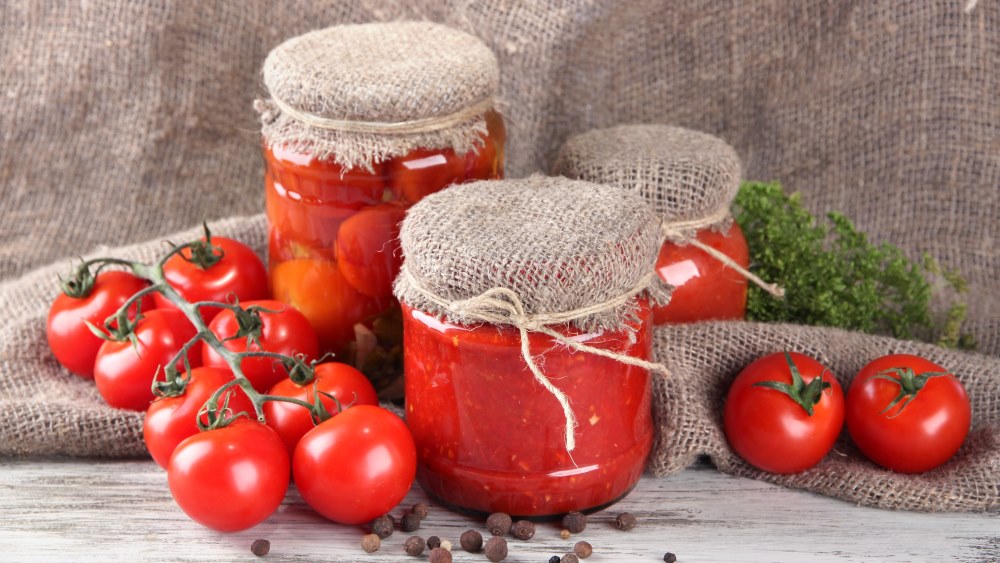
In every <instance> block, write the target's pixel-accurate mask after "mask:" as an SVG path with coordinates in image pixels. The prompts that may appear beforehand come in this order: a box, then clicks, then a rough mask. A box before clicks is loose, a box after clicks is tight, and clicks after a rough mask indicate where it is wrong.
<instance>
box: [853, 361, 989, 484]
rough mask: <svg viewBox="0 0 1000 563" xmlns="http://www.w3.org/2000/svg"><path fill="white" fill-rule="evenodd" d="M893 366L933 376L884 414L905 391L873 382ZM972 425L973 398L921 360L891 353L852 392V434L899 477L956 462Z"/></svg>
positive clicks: (875, 459)
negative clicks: (903, 404)
mask: <svg viewBox="0 0 1000 563" xmlns="http://www.w3.org/2000/svg"><path fill="white" fill-rule="evenodd" d="M893 368H910V369H912V370H913V371H914V373H916V374H917V375H920V374H924V373H948V375H942V376H939V377H931V378H929V379H928V380H927V383H926V384H925V385H924V387H923V389H921V390H920V391H919V392H918V393H917V395H916V398H915V399H913V401H912V402H910V403H909V404H908V405H906V407H905V408H902V409H901V410H900V405H902V403H903V402H905V399H904V400H903V401H901V402H900V403H898V404H897V406H895V407H893V408H892V409H890V410H889V411H888V412H886V413H885V414H882V411H883V410H884V409H885V408H886V407H888V406H889V404H890V403H891V402H892V401H893V399H895V398H896V396H897V395H898V394H899V391H900V387H899V386H898V385H895V384H893V383H892V382H890V381H885V380H883V379H877V378H873V376H874V375H875V374H877V373H879V372H883V371H885V370H889V369H893ZM971 422H972V410H971V408H970V406H969V396H968V395H967V394H966V392H965V388H964V387H963V386H962V383H961V382H959V381H958V379H957V378H956V377H955V376H954V375H953V374H951V373H949V372H948V370H946V369H944V368H943V367H941V366H939V365H937V364H935V363H933V362H930V361H928V360H926V359H924V358H921V357H919V356H914V355H910V354H890V355H888V356H883V357H881V358H878V359H876V360H874V361H872V362H871V363H869V364H868V365H866V366H865V367H863V368H862V369H861V371H859V372H858V375H857V376H855V378H854V381H852V382H851V386H850V388H848V391H847V431H848V432H849V433H850V435H851V440H853V441H854V443H855V444H856V445H857V446H858V449H860V450H861V451H862V453H864V454H865V456H867V457H868V459H870V460H872V461H873V462H875V463H877V464H878V465H881V466H882V467H884V468H886V469H889V470H892V471H895V472H897V473H922V472H924V471H928V470H931V469H934V468H935V467H938V466H939V465H941V464H943V463H944V462H946V461H948V460H949V459H951V457H952V456H953V455H955V452H957V451H958V450H959V448H960V447H961V446H962V443H963V442H964V441H965V438H966V436H967V435H968V434H969V427H970V424H971Z"/></svg>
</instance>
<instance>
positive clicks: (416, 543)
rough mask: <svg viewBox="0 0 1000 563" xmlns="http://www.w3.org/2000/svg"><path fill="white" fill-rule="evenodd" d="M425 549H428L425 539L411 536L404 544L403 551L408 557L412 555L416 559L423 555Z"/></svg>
mask: <svg viewBox="0 0 1000 563" xmlns="http://www.w3.org/2000/svg"><path fill="white" fill-rule="evenodd" d="M425 547H427V544H426V543H425V542H424V538H422V537H420V536H410V537H408V538H406V542H405V543H403V551H405V552H406V554H407V555H412V556H414V557H417V556H418V555H420V554H421V553H423V552H424V548H425Z"/></svg>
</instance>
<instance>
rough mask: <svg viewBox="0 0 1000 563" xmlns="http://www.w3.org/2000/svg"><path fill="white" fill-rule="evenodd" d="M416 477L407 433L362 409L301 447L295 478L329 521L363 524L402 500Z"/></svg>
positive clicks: (320, 429) (394, 420) (396, 422)
mask: <svg viewBox="0 0 1000 563" xmlns="http://www.w3.org/2000/svg"><path fill="white" fill-rule="evenodd" d="M416 473H417V450H416V446H415V445H414V442H413V436H412V435H411V434H410V430H409V428H407V427H406V424H405V423H404V422H403V420H402V419H400V418H399V417H398V416H396V415H394V414H392V413H391V412H389V411H387V410H385V409H382V408H380V407H375V406H370V405H358V406H356V407H351V408H349V409H347V410H345V411H344V412H342V413H340V414H338V415H337V416H335V417H333V418H331V419H329V420H326V421H324V422H323V423H322V424H320V425H319V426H317V427H316V428H313V429H312V430H310V431H309V432H308V433H306V435H305V436H303V437H302V439H301V440H300V441H299V444H298V446H296V447H295V455H294V456H293V458H292V474H293V475H294V477H295V485H296V486H297V487H298V489H299V492H300V493H301V494H302V498H303V499H304V500H305V501H306V503H308V504H309V506H311V507H312V508H313V510H315V511H316V512H318V513H320V514H322V515H323V516H325V517H326V518H329V519H330V520H333V521H334V522H339V523H341V524H361V523H364V522H368V521H370V520H371V519H373V518H375V517H377V516H381V515H383V514H385V513H387V512H389V510H391V509H392V508H393V507H395V506H396V505H397V504H399V501H401V500H403V497H405V496H406V493H407V492H408V491H409V490H410V487H411V486H412V485H413V479H414V477H415V476H416Z"/></svg>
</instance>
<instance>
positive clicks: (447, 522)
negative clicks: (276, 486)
mask: <svg viewBox="0 0 1000 563" xmlns="http://www.w3.org/2000/svg"><path fill="white" fill-rule="evenodd" d="M422 500H426V497H425V496H424V494H423V492H422V491H420V490H419V488H414V490H413V491H411V493H410V495H409V497H408V498H407V500H406V501H405V503H406V505H407V506H409V505H410V504H412V503H414V502H418V501H422ZM623 510H628V511H630V512H632V513H634V514H635V515H636V516H638V518H639V521H640V525H639V527H638V528H636V529H635V530H634V531H632V532H628V533H625V532H620V531H618V530H616V529H614V527H613V526H612V525H611V521H612V520H613V518H614V516H615V514H617V513H618V512H619V511H623ZM0 514H2V515H3V516H2V520H0V560H2V561H30V560H37V561H114V560H120V561H179V560H185V561H254V560H257V558H256V557H254V556H253V555H252V554H251V553H250V551H249V547H250V543H251V542H252V541H253V540H255V539H257V538H266V539H268V540H270V541H271V553H270V555H268V556H267V558H266V560H267V561H363V562H373V563H375V562H385V561H407V560H413V559H411V558H409V557H407V556H406V555H405V554H403V553H402V547H401V546H402V543H403V541H404V540H405V538H406V536H407V535H408V534H403V533H401V532H397V533H396V534H394V535H393V536H391V537H390V538H388V539H387V540H385V541H384V542H383V548H382V551H380V552H378V553H376V554H372V555H368V554H365V553H363V552H362V551H361V550H360V548H359V546H358V545H359V544H358V542H359V540H360V538H361V536H362V535H363V533H364V532H363V531H362V530H361V529H360V528H356V527H349V526H339V525H335V524H332V523H330V522H328V521H325V520H323V519H322V518H320V517H318V516H317V515H315V514H314V513H313V512H312V511H310V510H309V508H308V507H307V506H306V505H305V504H304V503H303V502H302V500H301V498H300V497H299V496H298V494H297V493H295V492H294V490H293V491H291V492H290V493H289V496H288V499H287V500H286V502H285V503H284V505H283V506H282V507H281V509H280V510H279V512H278V513H277V514H276V515H274V516H272V517H271V518H270V519H268V520H267V521H266V522H264V523H263V524H261V525H260V526H258V527H256V528H255V529H253V530H250V531H246V532H241V533H236V534H219V533H215V532H212V531H210V530H206V529H204V528H202V527H200V526H198V525H197V524H195V523H194V522H192V521H190V520H188V519H187V517H185V516H184V514H183V513H181V511H180V510H179V509H178V508H177V507H176V506H175V505H174V504H173V501H172V500H171V498H170V493H169V491H168V490H167V486H166V476H165V474H164V473H163V472H162V471H161V470H160V469H159V468H158V467H156V465H155V464H153V463H152V462H144V461H127V462H111V461H102V462H95V461H79V460H13V459H0ZM590 522H591V523H590V525H589V527H588V528H587V530H586V531H585V532H584V533H583V534H580V535H579V536H575V537H573V538H571V539H570V540H562V539H560V538H559V527H558V526H556V525H554V524H551V525H546V524H542V525H539V527H538V532H537V534H536V536H535V538H534V539H533V540H531V541H529V542H517V541H515V540H511V542H510V548H511V555H510V557H509V558H508V559H507V561H510V562H512V563H519V562H524V563H528V562H532V563H536V562H537V563H542V562H545V561H548V559H549V557H550V556H552V555H557V554H562V553H563V552H565V551H566V550H567V549H569V548H570V547H571V546H572V545H573V543H574V542H575V541H577V540H578V539H586V540H587V541H589V542H590V543H592V544H593V545H594V549H595V553H594V556H593V557H591V559H589V560H588V563H589V562H590V561H593V562H602V561H636V562H640V561H650V562H653V561H662V557H663V553H664V552H666V551H672V552H674V553H676V554H677V555H678V557H679V560H680V561H685V562H689V561H726V562H733V561H805V560H809V561H845V560H851V561H861V560H866V561H871V560H884V561H928V560H937V561H970V562H972V561H975V562H984V561H1000V515H997V514H916V513H906V512H887V511H880V510H875V509H868V508H862V507H856V506H853V505H850V504H847V503H844V502H841V501H837V500H832V499H828V498H823V497H820V496H817V495H812V494H809V493H803V492H797V491H791V490H787V489H783V488H781V487H777V486H773V485H768V484H765V483H760V482H756V481H751V480H747V479H739V478H733V477H727V476H724V475H721V474H719V473H717V472H715V471H714V470H713V469H711V468H707V467H699V468H694V469H690V470H688V471H685V472H683V473H681V474H679V475H675V476H673V477H670V478H666V479H654V478H645V479H643V481H642V482H641V483H640V484H639V486H638V487H637V488H636V490H635V491H634V492H633V493H632V494H631V495H630V496H629V497H628V498H627V499H625V500H624V501H622V502H621V503H620V504H619V505H617V506H615V507H613V508H612V509H610V510H608V511H606V512H604V513H602V514H599V515H594V516H592V517H591V521H590ZM469 528H476V529H479V530H482V527H481V524H480V523H479V522H478V521H476V520H475V519H473V518H469V517H465V516H460V515H457V514H454V513H451V512H448V511H447V510H445V509H443V508H437V507H432V510H431V513H430V515H429V516H428V518H427V520H425V521H424V525H423V528H422V529H421V530H420V531H419V532H418V533H419V534H420V535H423V536H424V537H427V536H429V535H438V536H440V537H442V538H445V539H449V540H451V541H452V542H453V543H455V544H456V547H455V550H454V553H455V561H456V562H460V561H470V562H471V561H486V559H485V557H484V556H482V555H481V554H480V555H472V554H468V553H464V552H461V551H460V550H459V548H458V547H457V544H458V537H459V535H460V534H461V533H462V532H463V531H464V530H466V529H469Z"/></svg>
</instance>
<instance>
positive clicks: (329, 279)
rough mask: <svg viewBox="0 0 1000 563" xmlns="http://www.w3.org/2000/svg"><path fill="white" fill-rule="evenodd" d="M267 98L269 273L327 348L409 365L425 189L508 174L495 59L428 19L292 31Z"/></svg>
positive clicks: (267, 75)
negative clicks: (408, 301) (410, 289)
mask: <svg viewBox="0 0 1000 563" xmlns="http://www.w3.org/2000/svg"><path fill="white" fill-rule="evenodd" d="M263 77H264V84H265V86H266V87H267V89H268V92H269V94H270V99H267V100H260V101H258V102H257V104H256V107H257V109H258V111H259V112H260V113H261V121H262V124H263V126H262V137H263V151H264V161H265V164H266V176H265V192H266V202H267V218H268V229H269V246H268V251H269V265H270V280H271V287H272V291H273V294H274V297H275V298H276V299H278V300H281V301H283V302H285V303H289V304H291V305H293V306H295V307H296V308H297V309H299V310H300V311H301V312H302V313H303V314H305V316H306V317H307V318H308V319H309V320H310V322H311V323H312V324H313V326H314V327H315V328H316V331H317V333H318V335H319V337H320V340H321V343H322V347H323V348H324V349H325V351H327V352H334V353H336V354H338V356H339V357H340V358H341V359H346V360H351V359H353V360H354V361H355V363H357V364H359V365H360V366H362V367H363V368H367V369H365V371H366V373H368V374H369V375H372V373H373V372H374V373H376V374H378V373H382V372H385V371H389V372H391V371H392V369H391V367H392V364H393V363H397V364H398V363H399V362H401V354H402V352H401V348H400V345H401V324H400V323H401V320H400V316H399V314H400V313H399V306H398V302H397V301H396V300H395V298H394V297H393V295H392V281H393V279H394V278H395V277H396V274H397V273H398V272H399V268H400V264H401V262H402V256H401V254H400V251H399V243H398V233H399V224H400V221H402V219H403V216H404V215H405V213H406V210H407V209H408V208H409V207H410V206H411V205H413V204H414V203H416V202H418V201H420V200H421V198H423V197H424V196H426V195H428V194H432V193H434V192H437V191H439V190H442V189H444V188H446V187H447V186H449V185H451V184H457V183H462V182H468V181H470V180H484V179H494V178H500V177H502V176H503V153H504V138H505V132H504V124H503V119H502V118H501V116H500V114H499V113H498V112H497V110H496V108H495V97H496V92H497V84H498V77H499V71H498V66H497V60H496V57H495V56H494V55H493V53H492V52H491V51H490V49H489V48H488V47H487V46H486V45H485V44H483V43H482V42H481V41H480V40H479V39H477V38H475V37H473V36H471V35H469V34H467V33H464V32H461V31H458V30H455V29H451V28H448V27H445V26H442V25H438V24H434V23H429V22H396V23H375V24H365V25H344V26H336V27H331V28H328V29H323V30H319V31H314V32H311V33H307V34H305V35H301V36H299V37H295V38H293V39H289V40H287V41H285V42H284V43H282V44H281V45H279V46H278V47H276V48H275V49H274V50H272V51H271V53H270V54H269V55H268V57H267V60H266V61H265V63H264V69H263Z"/></svg>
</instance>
